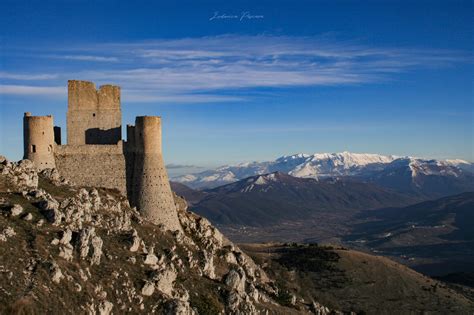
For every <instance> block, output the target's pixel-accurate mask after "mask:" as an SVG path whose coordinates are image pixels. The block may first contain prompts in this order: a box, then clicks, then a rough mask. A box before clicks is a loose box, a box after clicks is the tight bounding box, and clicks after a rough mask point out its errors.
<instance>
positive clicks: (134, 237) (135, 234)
mask: <svg viewBox="0 0 474 315" xmlns="http://www.w3.org/2000/svg"><path fill="white" fill-rule="evenodd" d="M140 241H141V240H140V237H139V236H138V232H137V230H135V229H133V233H132V246H131V247H130V251H131V252H136V251H137V250H138V249H139V248H140Z"/></svg>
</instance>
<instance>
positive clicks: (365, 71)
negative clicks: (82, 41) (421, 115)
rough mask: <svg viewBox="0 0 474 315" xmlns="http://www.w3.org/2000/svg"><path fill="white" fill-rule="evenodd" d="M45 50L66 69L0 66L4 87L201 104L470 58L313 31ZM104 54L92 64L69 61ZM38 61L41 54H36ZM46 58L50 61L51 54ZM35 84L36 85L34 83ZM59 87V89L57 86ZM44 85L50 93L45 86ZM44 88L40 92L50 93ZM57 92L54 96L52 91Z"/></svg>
mask: <svg viewBox="0 0 474 315" xmlns="http://www.w3.org/2000/svg"><path fill="white" fill-rule="evenodd" d="M52 50H54V51H48V52H44V53H43V55H50V56H55V57H54V58H59V59H62V60H64V64H63V65H62V66H63V69H64V70H63V71H64V73H63V74H61V75H56V74H51V73H49V72H50V71H48V69H50V68H49V67H48V66H47V64H46V65H44V66H43V67H41V66H38V65H36V67H35V69H41V68H44V72H43V73H32V74H31V75H27V74H17V73H15V72H11V71H10V72H4V73H0V79H4V80H7V82H3V83H6V84H9V85H8V86H9V88H5V89H3V90H0V93H3V94H8V93H10V94H11V93H13V92H14V94H21V93H20V91H21V90H22V89H23V90H24V91H25V92H28V93H32V92H33V91H34V90H32V89H26V88H25V87H22V88H20V87H19V88H17V89H14V88H13V86H11V84H14V82H8V80H15V79H16V80H19V79H20V78H23V77H24V78H28V76H30V77H31V78H35V77H36V79H40V78H41V77H43V78H44V79H55V80H54V81H53V82H51V84H54V85H55V86H57V85H64V84H65V81H66V80H67V79H71V78H74V79H83V80H92V81H95V82H98V83H114V84H119V85H121V86H122V88H123V89H124V100H126V101H130V102H166V103H200V102H227V101H242V100H244V98H243V97H242V96H241V95H242V93H236V91H237V90H248V91H250V90H255V89H258V88H288V87H299V86H322V85H349V84H368V83H372V82H380V81H383V80H390V79H393V78H394V76H395V75H396V74H398V73H404V72H409V71H415V70H417V69H420V68H437V67H446V66H451V65H454V64H456V63H460V62H469V58H468V56H467V55H466V54H465V53H464V52H459V51H452V50H427V49H424V50H423V49H415V48H403V49H402V48H386V47H384V48H380V47H370V46H367V45H363V44H360V43H356V42H350V41H349V42H341V41H328V40H321V39H317V38H312V37H289V36H264V35H262V36H237V35H223V36H215V37H202V38H182V39H171V40H154V41H146V42H131V43H111V44H110V43H109V44H90V45H88V46H81V47H77V48H74V47H68V48H57V49H52ZM74 60H79V61H81V60H82V61H98V62H97V63H93V64H89V63H87V62H84V63H81V64H80V65H78V64H77V63H73V62H67V61H74ZM31 62H32V63H35V57H34V56H32V60H31ZM43 63H44V60H43ZM30 88H31V87H30ZM52 89H53V90H51V91H50V92H51V94H54V95H59V93H57V91H56V90H55V89H56V87H52ZM37 91H38V92H45V91H47V90H45V89H44V88H38V90H37ZM46 94H47V93H46V92H45V93H44V94H38V95H46ZM51 94H50V95H51Z"/></svg>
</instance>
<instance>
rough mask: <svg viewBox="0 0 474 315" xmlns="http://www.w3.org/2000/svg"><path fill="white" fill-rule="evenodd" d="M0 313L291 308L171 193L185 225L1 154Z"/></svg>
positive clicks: (298, 308)
mask: <svg viewBox="0 0 474 315" xmlns="http://www.w3.org/2000/svg"><path fill="white" fill-rule="evenodd" d="M0 198H1V199H0V201H1V202H0V209H1V215H0V245H1V246H0V256H1V257H2V259H1V265H0V268H1V269H0V271H1V273H2V275H3V276H2V278H1V281H0V313H2V314H9V313H12V314H19V313H22V314H24V313H28V314H31V313H35V314H45V313H53V314H77V313H85V314H102V315H106V314H118V313H158V314H217V313H222V312H224V313H228V314H254V313H258V312H260V311H262V312H265V310H268V311H269V312H270V313H274V314H293V313H294V314H296V313H309V312H311V310H313V311H318V312H319V311H321V312H322V313H323V314H326V313H329V310H328V309H326V308H324V307H323V306H320V305H319V304H318V303H316V302H315V303H312V302H313V301H310V300H308V301H304V303H303V302H298V303H294V304H292V305H291V306H284V305H281V304H279V303H278V298H279V296H280V294H281V292H280V289H279V288H278V286H277V284H276V282H275V281H274V280H272V279H270V278H269V277H268V276H267V275H266V273H265V272H264V271H263V270H262V269H261V268H260V267H259V266H258V265H256V264H255V263H254V262H253V260H252V259H251V258H249V257H248V256H247V255H246V254H245V253H243V252H242V251H241V250H240V249H239V247H238V246H236V245H234V244H233V243H232V242H230V241H229V240H227V239H226V238H225V237H224V236H223V235H222V234H221V233H220V232H219V231H218V230H217V229H216V228H214V227H213V226H212V225H211V224H210V223H209V222H208V221H207V220H206V219H204V218H202V217H199V216H197V215H195V214H193V213H191V212H189V211H187V210H186V203H185V201H184V200H183V199H181V198H180V197H177V196H175V201H176V205H177V207H178V216H179V220H180V223H181V225H182V227H183V231H182V232H181V231H176V232H170V231H167V230H165V229H163V227H162V226H159V225H155V224H151V223H149V222H147V221H146V220H144V218H142V216H141V215H140V213H138V212H137V211H136V210H135V209H134V208H130V206H129V204H128V201H127V200H126V198H125V197H124V196H123V195H121V194H120V193H119V192H118V191H116V190H110V189H103V188H94V187H77V186H72V185H71V184H70V183H68V182H67V181H65V180H64V179H62V178H61V177H60V176H59V174H58V173H57V172H56V171H54V170H49V169H47V170H45V171H42V172H41V173H38V172H37V171H36V170H35V168H34V167H33V164H32V163H31V162H30V161H28V160H22V161H20V162H19V163H11V162H9V161H7V160H5V159H4V158H2V159H1V160H0Z"/></svg>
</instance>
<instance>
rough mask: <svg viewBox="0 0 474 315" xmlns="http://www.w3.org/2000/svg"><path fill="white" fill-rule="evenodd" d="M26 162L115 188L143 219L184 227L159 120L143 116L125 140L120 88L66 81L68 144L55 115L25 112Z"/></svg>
mask: <svg viewBox="0 0 474 315" xmlns="http://www.w3.org/2000/svg"><path fill="white" fill-rule="evenodd" d="M23 128H24V158H25V159H29V160H31V161H33V163H34V164H35V166H36V167H37V168H38V169H40V170H42V169H46V168H57V169H58V171H59V173H60V174H61V175H62V176H63V177H65V178H67V179H69V180H70V181H72V182H74V183H76V184H77V185H80V186H94V187H104V188H110V189H117V190H119V191H120V192H122V193H123V194H126V195H127V197H128V199H129V201H130V204H131V205H132V206H136V207H137V209H138V210H139V211H140V212H142V214H143V215H144V217H146V218H148V219H149V220H150V221H152V222H154V223H156V224H163V225H164V226H165V227H167V228H168V229H170V230H177V229H181V227H180V224H179V220H178V216H177V213H176V206H175V203H174V198H173V194H172V192H171V187H170V184H169V179H168V175H167V172H166V168H165V164H164V161H163V156H162V147H161V118H160V117H158V116H140V117H137V118H136V121H135V126H133V125H127V140H126V141H124V140H122V137H121V130H122V114H121V109H120V87H118V86H114V85H103V86H101V87H99V89H98V90H97V89H96V86H95V84H94V83H92V82H88V81H76V80H70V81H68V112H67V144H66V145H61V132H60V128H59V127H56V126H54V122H53V117H52V116H51V115H49V116H32V115H31V113H29V112H28V113H25V116H24V118H23Z"/></svg>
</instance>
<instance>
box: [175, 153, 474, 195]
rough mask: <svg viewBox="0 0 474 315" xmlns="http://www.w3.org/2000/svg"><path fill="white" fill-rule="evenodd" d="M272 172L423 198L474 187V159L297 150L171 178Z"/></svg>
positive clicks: (221, 178)
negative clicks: (376, 187)
mask: <svg viewBox="0 0 474 315" xmlns="http://www.w3.org/2000/svg"><path fill="white" fill-rule="evenodd" d="M273 172H282V173H285V174H289V175H291V176H294V177H300V178H312V179H316V180H321V179H325V178H340V177H352V178H354V179H355V180H358V181H362V182H368V183H373V184H377V185H379V186H382V187H386V188H390V189H394V190H396V191H398V192H401V193H408V194H411V195H417V196H421V197H424V198H438V197H442V196H447V195H450V194H456V193H461V192H465V191H472V190H474V163H470V162H467V161H463V160H426V159H419V158H414V157H397V156H392V155H378V154H359V153H350V152H342V153H321V154H319V153H317V154H313V155H308V154H295V155H289V156H283V157H280V158H278V159H276V160H275V161H267V162H251V163H241V164H237V165H233V166H222V167H219V168H217V169H214V170H207V171H204V172H200V173H196V174H189V175H183V176H178V177H175V178H173V179H172V180H173V181H175V182H179V183H182V184H185V185H187V186H189V187H191V188H195V189H209V188H215V187H218V186H222V185H226V184H229V183H234V182H237V181H239V180H242V179H244V178H247V177H251V176H255V175H262V174H268V173H273Z"/></svg>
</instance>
